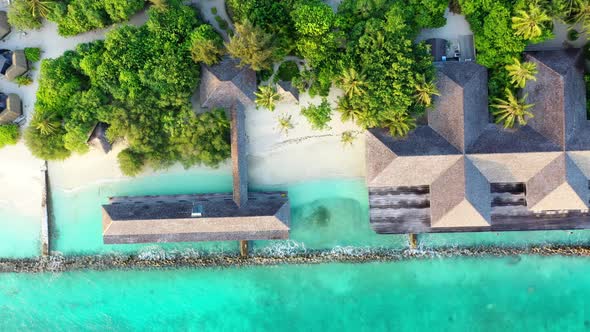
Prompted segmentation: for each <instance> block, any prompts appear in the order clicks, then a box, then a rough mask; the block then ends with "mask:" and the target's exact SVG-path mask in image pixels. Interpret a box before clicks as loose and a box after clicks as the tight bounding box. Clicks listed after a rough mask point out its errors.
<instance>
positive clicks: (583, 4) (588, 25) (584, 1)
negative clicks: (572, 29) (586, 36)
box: [572, 0, 590, 30]
mask: <svg viewBox="0 0 590 332" xmlns="http://www.w3.org/2000/svg"><path fill="white" fill-rule="evenodd" d="M572 7H573V9H572V13H575V14H574V23H580V24H582V26H583V27H584V29H586V30H590V1H588V0H574V4H573V6H572Z"/></svg>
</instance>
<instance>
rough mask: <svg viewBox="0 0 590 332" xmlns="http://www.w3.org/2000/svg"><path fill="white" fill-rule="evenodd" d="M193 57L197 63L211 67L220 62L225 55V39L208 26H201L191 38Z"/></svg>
mask: <svg viewBox="0 0 590 332" xmlns="http://www.w3.org/2000/svg"><path fill="white" fill-rule="evenodd" d="M190 40H191V56H192V58H193V61H195V62H203V63H205V64H207V65H209V66H211V65H213V64H215V63H217V62H219V59H220V57H221V56H222V55H223V54H224V53H225V49H224V47H223V39H221V36H220V35H219V34H218V33H217V32H216V31H215V29H213V27H212V26H210V25H208V24H203V25H201V26H199V27H198V28H197V29H196V30H195V31H194V32H193V33H192V34H191V37H190Z"/></svg>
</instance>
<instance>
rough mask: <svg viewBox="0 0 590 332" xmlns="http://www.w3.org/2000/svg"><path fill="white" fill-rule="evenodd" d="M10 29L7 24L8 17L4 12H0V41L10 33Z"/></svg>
mask: <svg viewBox="0 0 590 332" xmlns="http://www.w3.org/2000/svg"><path fill="white" fill-rule="evenodd" d="M10 30H11V27H10V23H8V15H6V12H5V11H0V39H4V37H6V36H7V35H8V34H9V33H10Z"/></svg>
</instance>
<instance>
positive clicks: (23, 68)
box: [4, 50, 29, 81]
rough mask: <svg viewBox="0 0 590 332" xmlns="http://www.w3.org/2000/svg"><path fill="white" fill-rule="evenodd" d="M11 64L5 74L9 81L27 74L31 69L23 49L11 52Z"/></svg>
mask: <svg viewBox="0 0 590 332" xmlns="http://www.w3.org/2000/svg"><path fill="white" fill-rule="evenodd" d="M10 59H11V61H10V66H9V67H7V68H6V71H5V72H4V76H5V77H6V79H7V80H9V81H14V79H15V78H17V77H19V76H21V75H23V74H25V73H26V72H27V71H28V70H29V64H28V62H27V58H26V57H25V52H24V51H23V50H16V51H13V52H11V53H10Z"/></svg>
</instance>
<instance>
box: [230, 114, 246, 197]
mask: <svg viewBox="0 0 590 332" xmlns="http://www.w3.org/2000/svg"><path fill="white" fill-rule="evenodd" d="M230 116H231V159H232V171H233V197H234V201H235V203H236V204H237V205H238V207H241V206H244V205H245V204H246V203H247V202H248V153H247V142H246V123H245V122H246V119H245V118H246V115H245V114H244V108H243V106H242V105H241V104H240V105H236V106H234V107H232V108H231V110H230Z"/></svg>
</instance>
